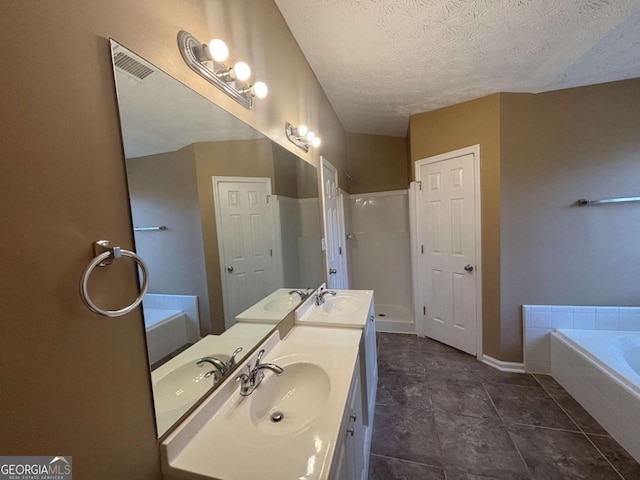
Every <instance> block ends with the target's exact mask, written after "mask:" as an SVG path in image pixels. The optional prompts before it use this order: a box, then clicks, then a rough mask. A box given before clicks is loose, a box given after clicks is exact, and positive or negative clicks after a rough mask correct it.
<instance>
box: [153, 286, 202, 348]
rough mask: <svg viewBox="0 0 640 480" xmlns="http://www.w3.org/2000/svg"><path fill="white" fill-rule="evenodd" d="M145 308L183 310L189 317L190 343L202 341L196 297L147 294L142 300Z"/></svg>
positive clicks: (188, 335)
mask: <svg viewBox="0 0 640 480" xmlns="http://www.w3.org/2000/svg"><path fill="white" fill-rule="evenodd" d="M142 307H143V308H159V309H163V310H181V311H182V312H184V315H185V317H187V338H188V340H189V341H190V342H197V341H198V340H200V312H199V309H198V297H197V296H196V295H168V294H159V293H147V294H146V295H145V296H144V298H143V299H142Z"/></svg>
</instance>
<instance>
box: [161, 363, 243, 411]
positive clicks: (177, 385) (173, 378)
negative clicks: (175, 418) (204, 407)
mask: <svg viewBox="0 0 640 480" xmlns="http://www.w3.org/2000/svg"><path fill="white" fill-rule="evenodd" d="M212 356H214V357H216V358H217V359H219V360H221V361H223V362H226V361H227V360H229V358H230V357H229V355H224V354H213V355H212ZM213 368H214V367H213V365H210V364H208V363H205V364H204V365H202V366H198V365H196V363H195V361H191V362H188V363H185V364H184V365H181V366H179V367H177V368H175V369H174V370H172V371H171V372H169V373H168V374H166V375H165V376H164V377H162V378H161V379H160V380H158V381H157V382H155V383H154V385H153V396H154V399H155V403H156V408H157V409H158V411H159V412H164V411H170V410H174V409H176V408H182V407H184V406H186V405H191V404H192V403H194V402H195V401H196V400H198V399H199V398H201V397H202V396H203V395H204V394H205V393H207V391H209V389H210V388H211V387H213V381H214V377H213V376H210V377H205V375H206V373H207V372H210V371H211V370H213Z"/></svg>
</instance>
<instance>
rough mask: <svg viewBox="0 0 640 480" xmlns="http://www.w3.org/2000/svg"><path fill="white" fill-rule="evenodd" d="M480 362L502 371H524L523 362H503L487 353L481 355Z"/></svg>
mask: <svg viewBox="0 0 640 480" xmlns="http://www.w3.org/2000/svg"><path fill="white" fill-rule="evenodd" d="M482 362H483V363H486V364H487V365H490V366H492V367H493V368H497V369H498V370H500V371H502V372H512V373H524V363H519V362H504V361H502V360H497V359H495V358H493V357H490V356H489V355H482Z"/></svg>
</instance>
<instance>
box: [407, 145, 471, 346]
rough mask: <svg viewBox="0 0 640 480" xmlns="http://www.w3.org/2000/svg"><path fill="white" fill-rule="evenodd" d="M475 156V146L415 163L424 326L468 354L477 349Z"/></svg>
mask: <svg viewBox="0 0 640 480" xmlns="http://www.w3.org/2000/svg"><path fill="white" fill-rule="evenodd" d="M470 150H471V151H470ZM465 152H466V153H465ZM477 155H478V153H477V149H476V151H474V150H473V149H464V150H462V151H457V152H452V153H450V154H445V155H440V156H438V157H434V158H432V159H425V160H423V161H420V162H417V163H416V179H417V180H418V181H419V182H420V188H421V189H420V190H419V191H418V192H417V196H416V197H417V199H416V200H417V204H418V205H417V212H416V213H417V215H418V238H417V248H418V263H419V272H420V274H419V281H420V289H419V292H420V294H421V295H422V300H423V311H422V312H421V313H423V316H422V321H423V322H426V325H424V327H425V328H424V331H426V334H427V336H428V337H431V338H433V339H435V340H438V341H439V342H443V343H446V344H448V345H451V346H452V347H455V348H457V349H459V350H462V351H464V352H467V353H470V354H472V355H476V354H477V353H478V351H479V349H480V350H481V344H479V338H478V337H479V335H480V332H479V328H478V323H479V322H478V318H479V317H478V315H479V308H478V303H477V302H478V301H479V300H480V299H479V297H480V295H479V294H478V283H477V281H478V280H479V278H478V275H479V273H478V268H477V263H478V260H479V255H480V251H479V249H478V245H479V236H480V225H479V215H478V213H479V211H478V209H479V208H480V205H479V200H477V199H478V198H479V197H478V196H477V194H478V193H479V192H477V191H476V190H477V189H479V187H478V184H477V182H476V175H478V172H477V171H476V168H477V167H476V165H477V162H476V160H475V156H477ZM479 345H480V348H479Z"/></svg>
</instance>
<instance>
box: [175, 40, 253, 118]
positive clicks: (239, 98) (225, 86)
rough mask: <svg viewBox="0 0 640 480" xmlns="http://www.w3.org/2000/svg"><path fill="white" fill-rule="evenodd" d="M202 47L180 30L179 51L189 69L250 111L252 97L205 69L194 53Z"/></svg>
mask: <svg viewBox="0 0 640 480" xmlns="http://www.w3.org/2000/svg"><path fill="white" fill-rule="evenodd" d="M201 45H202V43H201V42H199V41H198V40H197V39H196V38H195V37H194V36H193V35H191V34H190V33H189V32H185V31H184V30H180V31H179V32H178V49H179V50H180V54H181V55H182V58H183V59H184V61H185V63H186V64H187V65H189V68H191V70H193V71H194V72H196V73H198V74H199V75H200V76H202V77H204V78H205V79H206V80H208V81H209V82H210V83H212V84H214V85H215V86H216V87H218V88H219V89H220V90H222V91H223V92H224V93H226V94H227V95H229V96H230V97H231V98H233V99H234V100H235V101H236V102H238V103H239V104H240V105H242V106H243V107H245V108H247V109H250V108H251V106H252V105H253V100H252V98H251V95H250V94H248V93H242V92H239V91H238V90H236V89H235V88H233V86H232V85H231V84H229V83H227V82H225V81H224V80H223V79H221V78H220V77H218V76H217V75H216V74H215V73H213V72H212V71H211V70H209V69H208V68H207V67H205V66H204V65H203V64H202V63H201V62H200V61H198V58H197V57H196V54H195V52H194V48H198V47H200V46H201Z"/></svg>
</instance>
